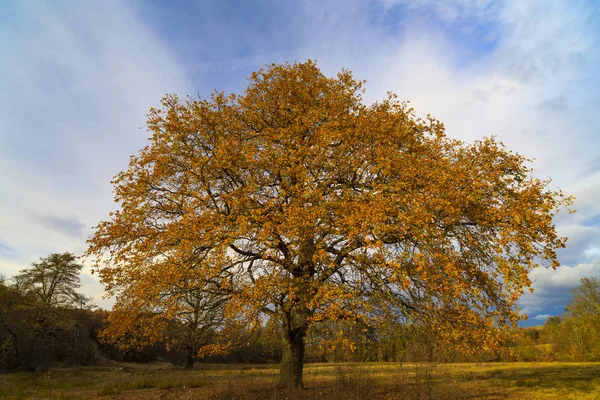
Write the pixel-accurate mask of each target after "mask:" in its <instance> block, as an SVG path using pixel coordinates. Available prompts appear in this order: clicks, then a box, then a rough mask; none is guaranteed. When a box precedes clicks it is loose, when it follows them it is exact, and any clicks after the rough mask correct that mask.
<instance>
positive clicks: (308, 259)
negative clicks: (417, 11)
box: [88, 61, 572, 345]
mask: <svg viewBox="0 0 600 400" xmlns="http://www.w3.org/2000/svg"><path fill="white" fill-rule="evenodd" d="M363 86H364V83H363V82H360V81H356V80H355V79H354V78H353V77H352V75H351V74H350V72H348V71H342V72H341V73H340V74H338V76H337V77H335V78H328V77H326V76H325V75H324V74H323V73H322V72H321V71H320V70H319V69H318V68H317V66H316V64H315V63H314V62H312V61H308V62H306V63H297V64H293V65H289V64H286V65H275V64H273V65H270V66H268V67H266V68H265V69H262V70H260V71H257V72H255V73H254V74H252V76H251V78H250V84H249V86H248V88H247V89H246V91H245V92H244V94H242V95H237V96H236V95H230V96H226V95H225V94H223V93H214V94H213V95H211V96H210V98H209V99H199V100H195V99H191V98H188V99H187V100H185V101H183V100H182V99H180V98H178V97H177V96H167V97H165V98H164V99H163V102H162V107H160V108H152V109H151V110H150V113H149V116H148V129H149V130H150V132H151V138H150V140H151V143H150V145H149V146H147V147H146V148H144V149H142V151H140V153H139V155H138V156H136V157H132V159H131V162H130V165H129V169H128V170H127V171H125V172H122V173H120V174H119V175H117V177H116V178H115V180H114V181H113V183H114V185H115V200H116V201H117V202H118V203H119V205H120V210H119V211H117V212H115V213H114V214H112V215H111V216H110V219H109V220H108V221H105V222H101V223H100V224H99V225H98V228H97V230H96V233H95V235H94V236H93V238H91V239H90V241H89V244H90V248H89V251H88V254H89V255H92V256H97V257H101V258H104V259H108V260H110V263H109V264H107V265H102V266H100V265H98V267H97V270H98V271H99V272H100V276H101V279H102V281H103V282H104V283H105V284H106V285H107V286H108V287H110V288H112V289H114V291H115V292H116V293H122V294H127V296H124V297H120V299H123V301H124V300H125V299H129V297H128V296H133V297H132V298H144V296H146V295H147V296H148V298H153V301H155V302H156V304H157V305H159V304H162V305H165V307H164V309H165V310H173V309H174V308H173V307H174V304H175V303H176V302H173V301H172V299H171V298H172V297H173V296H175V298H177V296H176V295H175V294H174V293H176V292H174V291H173V290H172V289H173V287H176V286H185V287H193V286H194V285H196V286H198V287H205V286H206V285H213V286H211V287H213V288H217V289H218V290H219V291H221V293H226V294H227V296H229V299H230V300H229V301H230V302H229V305H228V309H229V312H230V313H231V315H236V317H235V318H240V319H243V318H246V317H247V318H255V317H256V316H257V315H259V314H260V313H263V312H269V313H274V314H275V315H276V314H277V313H282V312H285V311H286V310H289V309H291V307H293V306H295V305H297V304H300V303H301V304H304V305H305V306H306V307H308V309H307V312H308V314H309V315H308V318H307V321H309V323H310V322H311V321H312V322H316V321H322V320H324V319H328V318H330V319H334V318H345V319H352V318H363V319H369V318H372V319H376V317H378V314H380V313H384V312H393V313H395V315H397V316H400V318H404V319H405V320H406V321H411V322H414V321H420V322H422V323H426V324H429V325H431V326H436V327H437V328H436V330H438V331H444V332H446V331H447V335H446V336H445V337H446V338H448V340H450V339H452V340H455V339H456V340H459V339H460V340H463V339H464V340H466V339H465V338H466V337H467V336H468V335H467V332H471V333H472V334H473V335H472V338H475V337H477V338H479V339H481V341H483V342H485V343H486V345H491V344H490V343H491V342H492V341H493V340H492V338H493V337H495V336H494V335H492V334H490V333H489V332H488V333H487V334H483V333H477V332H480V331H481V330H482V329H489V328H490V327H499V326H502V325H505V324H509V325H510V324H512V323H515V321H516V320H517V312H518V311H517V310H516V308H515V304H516V301H517V299H518V297H519V295H520V294H521V293H522V291H523V288H524V287H527V286H529V284H530V282H529V280H528V272H529V271H530V270H531V269H532V268H535V267H537V266H539V265H538V262H539V261H540V260H541V261H543V262H545V263H547V264H549V265H551V266H556V265H558V261H557V259H556V254H555V250H556V249H557V248H560V247H564V244H565V238H561V237H559V236H558V235H557V234H556V230H555V228H554V225H553V222H552V218H553V215H554V214H555V213H556V212H557V210H558V209H559V208H561V207H563V206H567V207H569V206H570V205H571V204H572V199H571V198H569V197H565V196H564V195H563V194H562V193H561V192H560V191H556V190H550V189H548V185H549V182H546V181H540V180H537V179H534V178H532V177H531V169H530V168H529V167H528V166H527V164H526V163H527V162H528V160H526V159H525V158H523V157H522V156H520V155H518V154H515V153H512V152H510V151H507V150H506V149H505V148H504V146H503V145H502V144H501V143H499V142H497V141H496V140H495V139H494V138H485V139H483V140H481V141H478V142H476V143H474V144H473V145H467V144H464V143H461V142H459V141H457V140H452V139H449V138H446V136H445V133H444V125H443V124H442V123H441V122H439V121H437V120H435V119H434V118H432V117H430V116H427V117H426V118H424V119H419V118H416V116H415V113H414V111H413V110H412V109H411V108H410V107H409V105H408V104H407V103H401V102H399V101H398V100H397V98H396V96H395V95H394V94H391V93H390V94H389V95H388V97H387V98H385V99H384V100H382V101H381V102H379V103H375V104H372V105H365V104H363V102H362V98H361V93H363V91H364V90H363ZM159 294H160V295H159ZM161 296H162V297H161ZM169 299H171V300H169ZM165 312H167V311H165ZM169 312H173V311H169ZM442 328H443V329H442ZM470 328H472V329H470ZM455 329H458V330H459V331H460V332H462V333H460V334H457V333H451V331H452V330H455ZM476 333H477V334H476ZM479 339H478V340H479ZM460 340H459V341H460Z"/></svg>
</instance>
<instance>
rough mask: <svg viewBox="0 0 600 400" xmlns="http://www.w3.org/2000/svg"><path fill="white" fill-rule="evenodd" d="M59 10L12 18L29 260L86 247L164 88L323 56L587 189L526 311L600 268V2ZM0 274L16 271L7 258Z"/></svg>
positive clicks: (13, 106) (234, 81)
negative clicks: (598, 220) (599, 260)
mask: <svg viewBox="0 0 600 400" xmlns="http://www.w3.org/2000/svg"><path fill="white" fill-rule="evenodd" d="M53 4H54V5H50V3H43V4H37V3H36V5H35V7H34V6H33V5H31V4H29V3H26V2H15V3H14V5H13V6H11V7H12V8H11V10H10V12H7V13H4V15H5V16H6V15H10V17H5V18H10V20H8V19H6V20H5V21H2V22H3V23H2V24H0V27H1V28H0V51H1V52H2V54H6V55H7V57H6V59H7V60H8V62H4V63H1V64H0V73H1V74H2V76H3V78H4V79H3V80H2V82H1V83H0V85H2V95H1V96H0V185H1V186H2V187H3V188H4V189H5V193H6V195H5V196H1V197H0V229H2V230H3V232H8V233H7V234H6V235H7V236H9V237H10V238H11V241H10V246H11V247H14V248H15V249H16V250H17V253H18V255H19V256H18V257H20V258H19V261H18V262H22V263H23V264H24V266H26V265H27V264H28V263H29V262H30V261H31V260H34V259H36V258H37V257H39V256H40V255H45V254H43V253H44V252H46V251H50V250H52V251H55V250H54V249H57V248H60V249H63V250H64V251H74V252H77V253H80V252H82V251H83V250H84V248H85V244H84V241H83V238H82V236H85V235H88V234H89V233H90V230H89V228H88V227H91V226H94V225H95V224H96V223H97V222H98V221H100V220H102V219H105V218H106V216H107V213H108V211H109V210H111V209H112V208H113V205H112V203H111V200H112V196H111V187H110V184H109V181H110V179H111V177H112V176H113V175H114V174H115V173H116V172H118V171H119V170H122V169H124V168H126V166H127V161H128V158H129V156H130V155H131V154H135V153H136V152H137V151H138V150H139V148H141V147H142V146H143V145H144V138H145V133H144V132H143V131H140V130H138V129H137V128H138V127H141V126H143V125H144V115H145V113H146V112H147V110H148V108H149V106H151V105H155V104H157V102H158V100H159V99H160V97H161V96H162V95H163V94H164V93H166V92H177V93H181V94H187V93H189V94H195V93H196V92H201V94H203V95H206V94H207V93H208V92H210V91H211V90H212V89H214V88H218V89H222V90H225V91H235V92H240V91H241V90H243V88H244V87H245V85H246V84H247V82H246V80H245V77H246V76H248V75H249V73H250V72H251V71H252V70H255V69H257V68H259V67H260V66H262V65H263V64H265V63H270V62H283V61H294V60H300V61H301V60H305V59H306V58H313V59H317V60H318V62H319V65H320V67H321V68H322V69H323V70H324V71H325V72H326V73H327V74H334V73H336V72H338V71H339V70H340V68H342V67H346V68H349V69H351V70H352V71H353V72H354V73H355V75H356V77H358V78H360V79H366V80H367V90H368V92H367V95H366V97H365V98H366V100H367V101H373V100H376V99H379V98H381V97H383V96H384V95H385V93H386V92H387V91H388V90H392V91H394V92H396V93H397V94H398V95H399V97H400V98H401V99H405V100H410V101H411V102H412V105H413V106H414V107H415V109H416V112H417V113H418V114H419V115H424V114H427V113H431V114H432V115H433V116H435V117H437V118H439V119H440V120H441V121H442V122H444V123H445V125H446V127H447V133H448V135H449V136H451V137H455V138H459V139H462V140H465V141H468V142H470V141H473V140H475V139H479V138H481V137H483V136H489V135H492V134H495V135H497V137H498V138H499V139H500V140H501V141H503V142H504V143H505V144H506V145H507V146H508V147H509V148H511V149H513V150H517V151H519V152H520V153H522V154H523V155H525V156H527V157H530V158H534V159H535V161H534V164H533V167H534V168H535V170H534V172H535V174H536V175H537V176H538V177H541V178H548V177H551V178H552V179H553V182H552V187H557V186H560V187H561V188H562V189H564V190H565V192H567V193H569V194H574V195H575V196H576V197H577V202H576V208H577V209H578V213H577V214H575V215H568V214H566V213H563V214H560V215H559V216H558V218H557V223H558V227H559V232H560V233H561V234H563V235H567V236H569V237H570V241H569V243H568V247H567V249H566V250H564V251H561V252H560V260H561V262H562V263H563V264H565V266H563V267H561V268H559V269H558V270H557V271H551V270H539V271H535V272H533V273H532V274H533V275H532V277H534V278H536V279H535V280H534V281H535V283H534V287H536V289H537V290H536V292H535V293H534V294H532V295H526V296H524V297H523V299H522V300H521V306H522V307H523V308H525V309H526V310H527V311H528V312H530V313H531V314H532V315H538V316H539V315H544V314H549V315H556V314H559V313H560V312H561V311H562V308H564V304H565V303H566V301H568V298H569V296H570V295H569V290H570V289H571V288H572V287H573V285H576V284H577V281H578V279H579V278H580V277H583V276H585V274H596V272H597V271H596V268H597V267H595V265H596V264H594V259H595V257H597V256H596V253H595V250H594V249H597V248H600V226H598V224H592V223H590V221H593V218H594V216H597V215H600V203H599V202H598V201H597V199H598V196H599V195H600V192H599V191H600V189H599V187H600V173H599V172H598V171H600V167H598V154H597V149H598V148H600V136H598V134H597V127H598V126H600V114H599V113H598V112H597V110H598V107H599V106H600V91H598V90H594V88H597V87H598V86H600V68H598V66H599V65H600V50H599V40H600V3H598V2H595V1H591V0H589V1H570V2H560V1H555V2H548V1H545V0H533V1H527V2H522V1H518V0H499V1H492V0H475V1H473V0H449V1H444V2H439V1H434V0H379V1H376V2H370V1H366V0H364V1H363V0H332V1H328V2H323V1H316V0H309V1H306V2H286V3H281V2H277V1H274V0H265V1H260V2H254V3H240V4H239V5H238V6H237V7H228V6H227V5H226V4H225V3H224V2H220V1H217V0H207V1H201V2H185V3H180V4H171V3H160V2H157V3H148V2H141V3H121V2H101V3H98V2H84V3H76V4H75V5H73V3H70V2H69V3H67V2H63V3H61V2H57V3H53ZM1 14H2V13H0V15H1ZM0 18H2V17H0ZM565 111H567V112H565ZM32 213H36V215H42V216H44V215H45V216H58V218H64V217H67V219H66V220H65V219H63V220H55V221H54V223H49V224H46V227H49V226H53V228H52V229H57V230H58V231H61V229H62V232H63V233H67V234H63V235H51V234H49V231H48V229H39V225H40V224H39V222H40V221H39V220H37V221H36V218H31V217H32ZM73 216H76V219H74V218H72V217H73ZM61 221H62V222H61ZM61 224H62V225H61ZM79 224H80V225H79ZM61 226H62V228H61ZM11 262H12V261H11ZM0 268H2V269H3V270H6V271H8V272H9V273H10V272H11V271H13V272H14V271H15V270H16V264H15V263H14V262H12V263H11V264H10V265H9V264H8V260H7V258H6V257H5V256H4V257H3V256H1V255H0ZM546 274H548V275H546ZM550 277H557V278H556V279H551V278H550ZM566 282H568V284H567V283H566ZM90 285H91V283H90ZM90 290H92V289H90ZM93 290H96V289H93ZM552 295H555V296H554V297H552ZM538 320H539V319H536V321H538Z"/></svg>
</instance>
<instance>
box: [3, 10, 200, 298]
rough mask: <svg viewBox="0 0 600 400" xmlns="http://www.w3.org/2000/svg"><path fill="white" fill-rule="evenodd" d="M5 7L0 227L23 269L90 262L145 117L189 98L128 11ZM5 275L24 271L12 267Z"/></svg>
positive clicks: (160, 46)
mask: <svg viewBox="0 0 600 400" xmlns="http://www.w3.org/2000/svg"><path fill="white" fill-rule="evenodd" d="M6 6H7V7H9V9H10V12H9V13H6V14H4V15H5V18H10V20H5V21H3V23H2V24H1V26H2V28H1V31H0V51H1V53H2V54H3V55H4V56H3V57H4V58H3V60H4V62H2V63H0V74H1V75H2V77H3V79H2V81H3V84H2V86H3V87H2V95H1V96H0V121H2V122H1V123H0V186H2V187H3V189H4V190H3V196H0V221H2V225H3V226H2V228H3V229H4V233H5V234H6V235H7V236H10V238H11V244H12V245H13V246H14V247H15V248H17V249H18V250H19V255H20V258H19V261H20V264H19V266H21V267H26V266H27V265H28V264H29V263H30V262H31V261H33V260H36V259H37V258H39V257H40V256H46V255H47V254H48V253H50V252H57V251H58V252H62V251H72V252H75V253H78V254H81V252H83V250H84V249H85V237H84V235H85V234H89V229H88V230H86V229H85V227H92V226H93V225H95V224H97V222H98V221H99V220H101V219H102V218H105V216H106V215H107V213H108V212H109V211H110V210H111V209H112V208H113V206H112V201H111V200H112V195H111V187H110V183H109V182H110V180H111V178H112V176H113V175H115V174H116V173H117V172H118V171H119V170H122V169H124V168H125V167H126V165H127V161H128V159H129V156H130V155H131V154H134V153H136V152H137V151H138V150H139V148H141V147H142V146H143V145H144V139H145V136H146V134H145V132H144V131H140V130H139V129H138V128H139V127H141V126H143V125H144V116H145V113H146V112H147V111H148V109H149V107H150V106H151V105H155V104H156V103H157V102H158V100H159V99H160V98H161V97H162V95H164V94H165V93H166V92H179V93H187V92H189V91H190V90H191V89H190V86H189V83H188V81H187V78H186V75H185V73H184V72H183V71H182V70H181V69H180V67H179V66H178V64H177V63H176V62H175V61H174V59H173V58H172V56H171V54H170V53H169V51H168V47H167V46H166V45H165V44H164V43H163V42H162V40H161V39H159V38H157V37H156V36H155V35H154V34H153V33H152V31H151V30H150V29H148V27H147V26H146V25H145V24H144V23H143V22H142V21H141V20H140V17H139V15H138V14H137V11H136V10H134V9H131V7H130V5H128V4H126V3H122V2H112V1H109V2H83V3H82V2H78V3H72V2H55V3H47V2H46V3H36V4H32V3H28V2H14V3H12V4H10V3H9V4H8V5H6ZM73 215H76V216H77V217H73ZM40 224H41V225H43V226H44V227H45V228H46V229H40ZM52 231H55V233H52ZM56 233H63V234H62V235H61V234H56ZM0 269H1V270H2V271H3V272H5V273H7V274H8V275H11V274H14V273H15V272H17V270H18V268H17V265H16V264H15V263H14V262H13V263H8V261H7V260H6V258H5V257H0ZM101 304H102V303H101Z"/></svg>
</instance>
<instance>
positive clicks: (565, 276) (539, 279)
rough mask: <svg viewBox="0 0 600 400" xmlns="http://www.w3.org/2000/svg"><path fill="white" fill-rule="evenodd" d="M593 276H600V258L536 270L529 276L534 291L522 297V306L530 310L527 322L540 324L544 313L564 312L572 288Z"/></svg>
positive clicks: (520, 302)
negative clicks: (573, 264) (553, 268)
mask: <svg viewBox="0 0 600 400" xmlns="http://www.w3.org/2000/svg"><path fill="white" fill-rule="evenodd" d="M590 276H595V277H600V260H597V261H594V262H592V263H586V264H579V265H576V266H574V267H569V266H566V265H563V266H561V267H559V268H557V269H556V270H555V271H554V270H552V269H545V268H541V269H536V270H534V271H532V272H531V273H530V274H529V277H530V279H531V281H532V286H533V288H534V292H533V293H529V292H527V293H525V294H524V295H523V296H522V297H521V299H519V306H520V307H521V308H522V309H523V312H524V313H526V314H529V319H528V320H527V322H525V323H524V324H523V325H526V326H527V325H537V324H539V323H540V322H541V320H542V316H546V315H561V314H563V313H564V311H565V307H566V305H567V304H568V303H569V302H570V301H571V297H572V293H571V291H572V290H573V289H574V288H575V287H577V286H579V280H580V279H581V278H585V277H590Z"/></svg>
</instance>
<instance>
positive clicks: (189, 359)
mask: <svg viewBox="0 0 600 400" xmlns="http://www.w3.org/2000/svg"><path fill="white" fill-rule="evenodd" d="M193 368H194V355H193V354H188V355H187V356H186V358H185V369H193Z"/></svg>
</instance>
